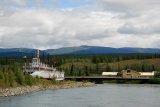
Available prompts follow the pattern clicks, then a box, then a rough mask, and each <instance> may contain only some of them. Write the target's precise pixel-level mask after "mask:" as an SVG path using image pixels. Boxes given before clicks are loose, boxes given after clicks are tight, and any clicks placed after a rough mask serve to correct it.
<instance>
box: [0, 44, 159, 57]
mask: <svg viewBox="0 0 160 107" xmlns="http://www.w3.org/2000/svg"><path fill="white" fill-rule="evenodd" d="M129 53H160V49H158V48H131V47H123V48H112V47H101V46H85V45H83V46H77V47H64V48H59V49H46V50H41V51H40V55H47V54H50V55H64V54H65V55H66V54H71V55H72V54H74V55H79V54H80V55H83V54H129ZM35 54H36V49H29V48H10V49H9V48H0V56H1V57H4V56H25V55H26V56H27V55H35Z"/></svg>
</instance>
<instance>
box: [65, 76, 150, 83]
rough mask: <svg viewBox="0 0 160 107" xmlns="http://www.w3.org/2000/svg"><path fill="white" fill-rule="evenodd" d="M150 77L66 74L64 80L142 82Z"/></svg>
mask: <svg viewBox="0 0 160 107" xmlns="http://www.w3.org/2000/svg"><path fill="white" fill-rule="evenodd" d="M149 79H150V77H137V78H135V77H134V78H132V77H131V78H123V77H117V76H68V77H65V80H76V81H86V80H87V81H91V82H95V83H103V81H105V80H124V81H127V80H128V81H129V80H140V81H142V82H147V81H148V80H149Z"/></svg>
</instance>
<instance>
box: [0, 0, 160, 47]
mask: <svg viewBox="0 0 160 107" xmlns="http://www.w3.org/2000/svg"><path fill="white" fill-rule="evenodd" d="M81 45H89V46H105V47H115V48H119V47H142V48H160V0H1V1H0V48H22V47H23V48H39V49H51V48H52V49H55V48H61V47H71V46H81Z"/></svg>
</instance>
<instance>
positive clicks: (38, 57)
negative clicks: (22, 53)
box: [37, 49, 39, 59]
mask: <svg viewBox="0 0 160 107" xmlns="http://www.w3.org/2000/svg"><path fill="white" fill-rule="evenodd" d="M37 58H38V59H39V49H37Z"/></svg>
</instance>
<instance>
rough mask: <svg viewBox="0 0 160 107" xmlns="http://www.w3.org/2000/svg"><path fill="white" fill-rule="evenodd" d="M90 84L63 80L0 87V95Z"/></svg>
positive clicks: (89, 83) (17, 94) (5, 95)
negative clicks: (51, 82)
mask: <svg viewBox="0 0 160 107" xmlns="http://www.w3.org/2000/svg"><path fill="white" fill-rule="evenodd" d="M91 86H95V84H94V83H91V82H64V83H63V84H49V85H45V84H39V85H33V86H19V87H10V88H0V97H9V96H20V95H25V94H28V93H32V92H37V91H42V90H56V89H69V88H79V87H91Z"/></svg>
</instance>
